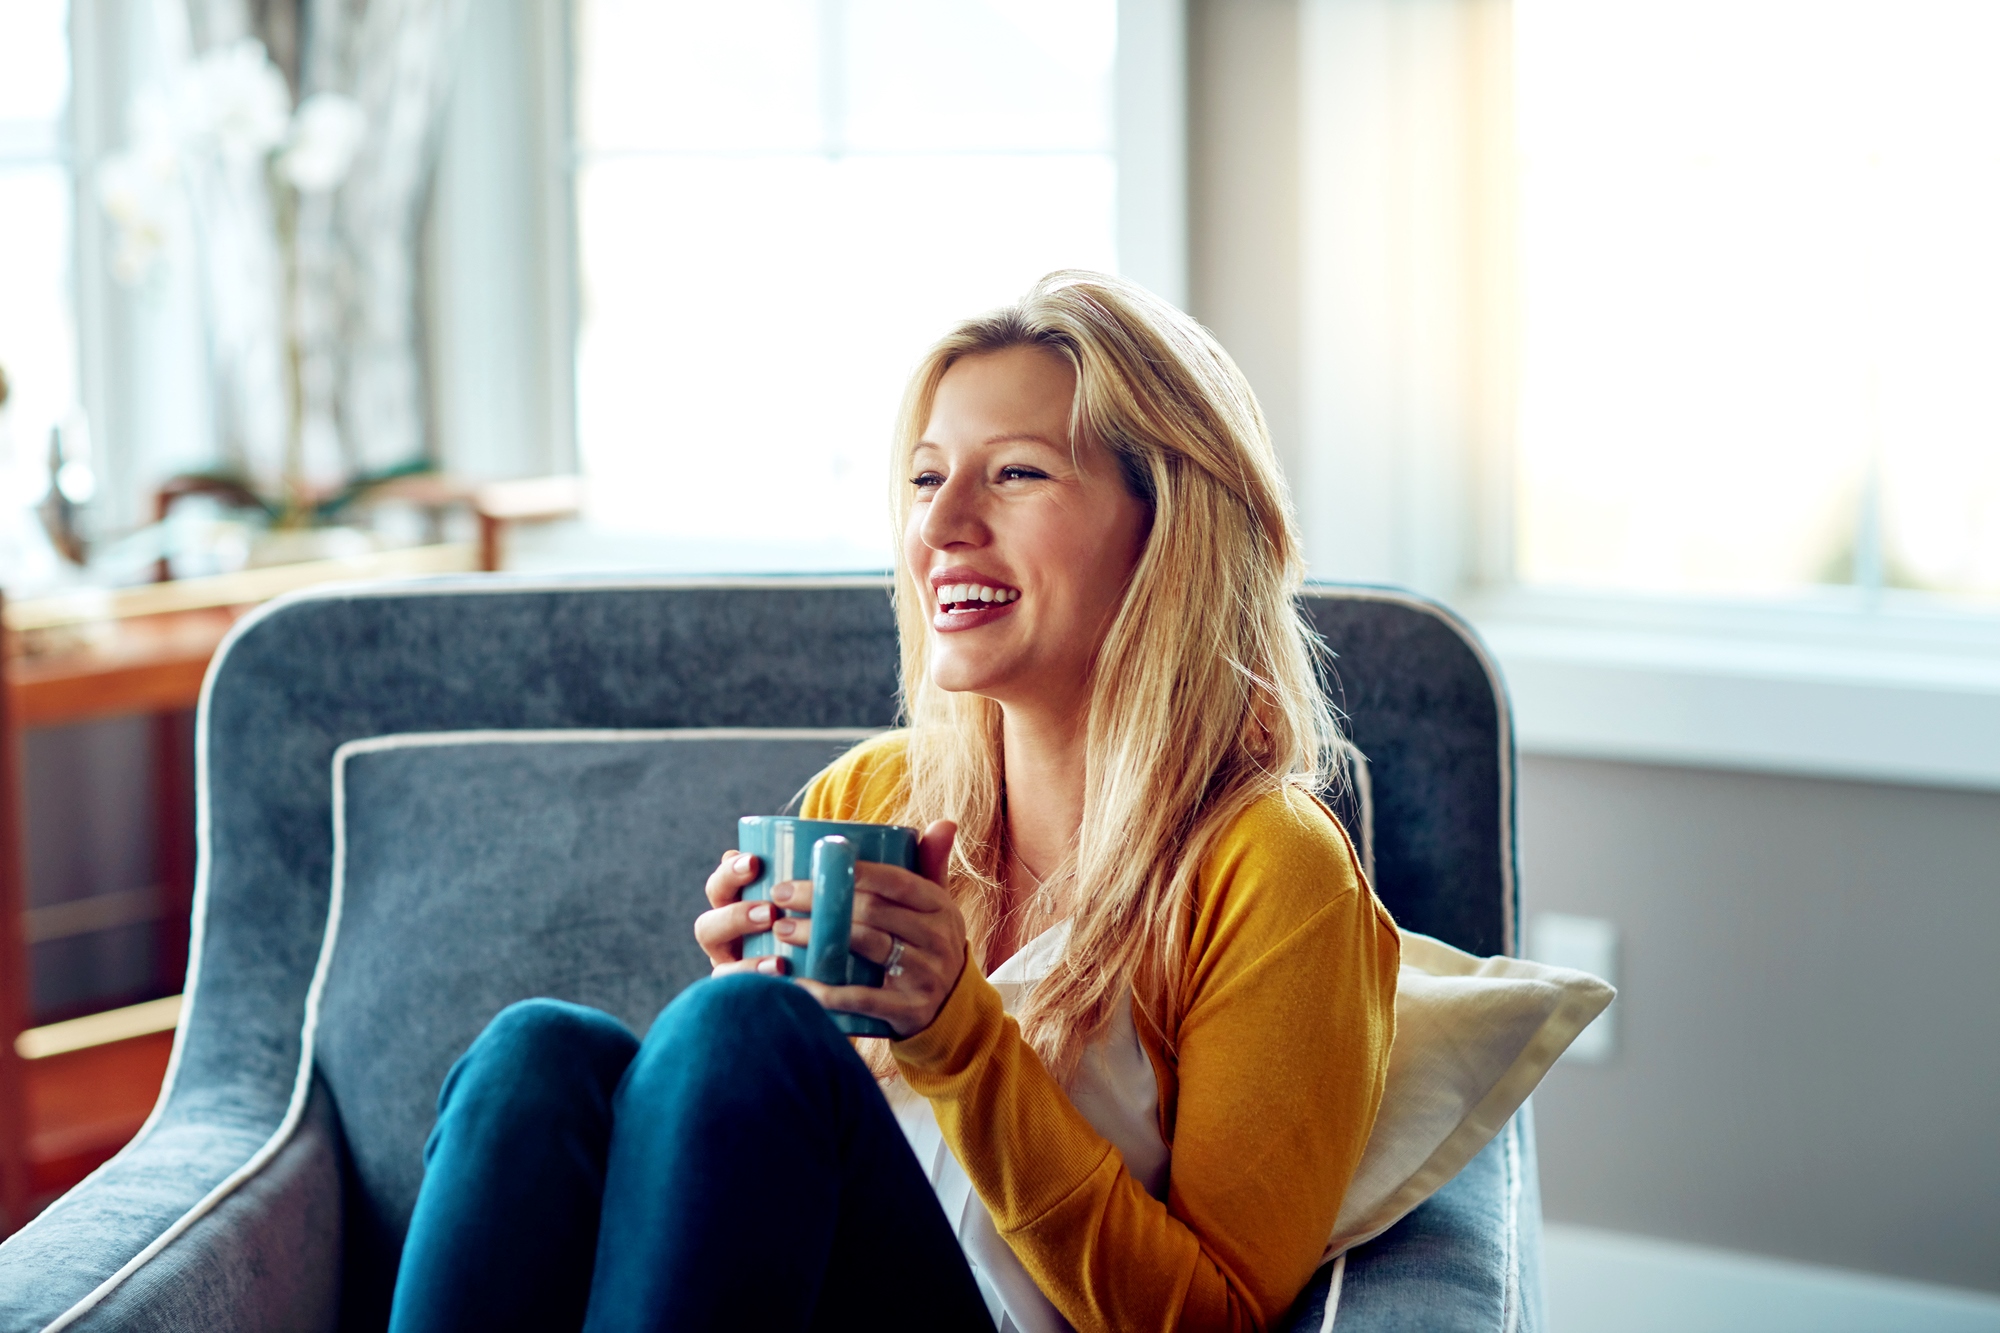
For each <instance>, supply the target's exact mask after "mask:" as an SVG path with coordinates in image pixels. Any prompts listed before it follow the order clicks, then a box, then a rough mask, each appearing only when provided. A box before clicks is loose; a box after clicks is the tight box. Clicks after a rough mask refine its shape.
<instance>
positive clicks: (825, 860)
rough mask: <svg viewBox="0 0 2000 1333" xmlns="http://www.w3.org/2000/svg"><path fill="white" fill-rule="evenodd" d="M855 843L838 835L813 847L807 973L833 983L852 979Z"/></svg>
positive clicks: (819, 979)
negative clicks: (848, 966)
mask: <svg viewBox="0 0 2000 1333" xmlns="http://www.w3.org/2000/svg"><path fill="white" fill-rule="evenodd" d="M854 861H855V856H854V844H853V843H851V842H849V841H848V840H847V839H846V838H843V837H839V836H838V835H835V836H833V837H826V838H821V839H820V840H819V841H818V842H815V843H814V844H813V851H812V886H813V905H812V938H811V939H810V940H809V941H808V942H807V945H806V967H805V974H806V975H807V976H809V977H811V978H812V979H813V980H814V981H819V982H824V983H825V984H826V985H829V986H845V985H846V984H847V980H848V968H847V960H848V957H849V953H848V945H849V937H850V936H851V935H852V934H853V932H854Z"/></svg>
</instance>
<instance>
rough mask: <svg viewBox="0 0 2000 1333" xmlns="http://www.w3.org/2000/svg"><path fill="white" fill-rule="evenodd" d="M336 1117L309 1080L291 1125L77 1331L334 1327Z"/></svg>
mask: <svg viewBox="0 0 2000 1333" xmlns="http://www.w3.org/2000/svg"><path fill="white" fill-rule="evenodd" d="M340 1157H341V1145H340V1125H339V1123H338V1121H336V1119H335V1118H334V1113H333V1103H332V1101H331V1099H330V1098H328V1096H327V1095H326V1089H325V1088H324V1087H315V1088H314V1090H313V1095H312V1099H311V1100H310V1101H309V1102H308V1103H307V1105H306V1113H305V1116H304V1118H303V1119H302V1120H301V1121H300V1122H299V1128H298V1133H297V1134H295V1135H294V1136H293V1137H292V1138H291V1140H290V1141H289V1142H287V1143H286V1144H285V1146H284V1148H283V1149H282V1150H281V1151H280V1152H279V1153H278V1154H277V1155H276V1156H275V1157H273V1158H272V1159H271V1161H270V1163H269V1165H267V1166H266V1167H265V1168H264V1169H263V1170H262V1171H260V1172H258V1173H257V1174H256V1175H255V1176H253V1177H251V1178H250V1179H249V1180H248V1181H246V1182H244V1184H243V1186H242V1188H240V1189H238V1190H236V1191H234V1192H233V1193H232V1194H230V1196H229V1197H228V1198H227V1199H225V1200H223V1201H222V1203H220V1204H219V1205H217V1207H216V1209H215V1211H214V1212H211V1213H209V1214H208V1215H207V1216H206V1217H204V1218H202V1219H201V1220H200V1221H199V1222H197V1223H195V1225H194V1226H193V1227H192V1228H190V1229H189V1230H188V1231H187V1232H186V1233H185V1234H183V1235H182V1236H181V1237H180V1238H179V1239H177V1240H176V1241H174V1242H173V1243H172V1244H171V1245H168V1246H167V1247H166V1249H164V1250H162V1251H161V1252H160V1253H159V1255H158V1256H157V1257H155V1258H154V1259H153V1260H152V1261H151V1262H150V1263H148V1264H146V1266H145V1267H143V1268H141V1269H139V1270H138V1272H136V1273H134V1274H133V1275H132V1276H131V1278H130V1279H128V1280H127V1281H126V1282H124V1283H122V1284H121V1285H120V1286H119V1287H118V1288H117V1289H116V1290H114V1291H113V1292H112V1293H111V1295H110V1296H108V1297H107V1298H106V1299H105V1300H104V1302H103V1303H102V1304H101V1305H98V1306H97V1307H96V1308H94V1309H93V1310H91V1311H90V1312H89V1313H87V1314H86V1315H84V1316H83V1317H82V1318H81V1319H79V1320H78V1321H77V1322H76V1323H74V1324H72V1325H71V1327H72V1328H73V1329H76V1330H77V1333H111V1331H112V1330H117V1333H192V1330H196V1329H199V1330H201V1331H202V1333H253V1331H255V1330H278V1329H283V1330H286V1331H287V1333H332V1330H333V1329H334V1327H335V1325H336V1318H337V1316H338V1314H339V1312H340V1271H341V1257H342V1247H341V1235H340V1230H341V1225H340V1224H341V1186H340Z"/></svg>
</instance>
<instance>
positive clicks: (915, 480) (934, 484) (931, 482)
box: [910, 472, 944, 491]
mask: <svg viewBox="0 0 2000 1333" xmlns="http://www.w3.org/2000/svg"><path fill="white" fill-rule="evenodd" d="M910 485H912V486H914V487H916V488H917V489H918V490H920V491H934V490H936V489H937V488H938V487H940V486H942V485H944V475H943V474H942V473H939V472H919V473H918V474H917V475H916V476H914V477H911V478H910Z"/></svg>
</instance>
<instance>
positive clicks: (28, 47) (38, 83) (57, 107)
mask: <svg viewBox="0 0 2000 1333" xmlns="http://www.w3.org/2000/svg"><path fill="white" fill-rule="evenodd" d="M68 18H69V6H68V5H67V4H66V3H64V0H7V6H6V9H5V10H4V20H3V21H0V124H4V122H6V121H10V120H12V121H30V122H35V121H40V122H51V121H55V120H57V119H59V118H60V117H61V116H62V113H63V106H64V103H65V102H67V101H68V99H69V34H68V32H67V31H66V30H65V27H64V25H65V24H66V23H67V22H68Z"/></svg>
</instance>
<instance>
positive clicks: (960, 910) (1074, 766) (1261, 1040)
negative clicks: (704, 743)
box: [392, 272, 1398, 1333]
mask: <svg viewBox="0 0 2000 1333" xmlns="http://www.w3.org/2000/svg"><path fill="white" fill-rule="evenodd" d="M895 464H896V481H897V493H896V499H895V502H894V512H895V515H896V518H897V520H898V523H899V526H900V531H901V535H902V560H901V563H900V565H899V568H898V572H897V588H896V599H897V611H898V616H899V622H900V629H901V636H902V645H903V687H904V696H905V703H906V711H907V715H908V722H909V726H908V728H907V729H906V730H902V731H898V732H892V733H890V734H888V735H886V736H883V737H881V738H878V739H876V740H874V741H870V742H868V743H866V744H864V745H862V746H860V747H858V748H857V749H856V750H855V751H853V752H852V753H850V754H849V755H847V756H846V757H845V758H843V759H842V760H840V761H839V762H837V763H836V764H834V765H833V766H832V768H830V769H829V770H828V771H826V772H825V773H823V774H821V775H820V776H819V777H818V778H817V779H815V780H814V782H813V784H812V785H811V787H810V788H809V789H808V791H807V793H806V796H805V800H804V805H803V809H802V813H804V814H805V815H807V816H809V817H815V818H829V819H859V820H868V821H873V822H893V823H906V824H912V825H915V826H917V827H920V828H923V829H924V830H925V832H924V837H923V843H922V854H921V856H920V862H921V872H920V873H911V872H907V871H903V870H900V869H897V868H893V867H888V866H880V865H864V866H863V867H862V870H861V875H860V880H859V891H858V892H857V894H856V905H855V912H854V929H853V936H852V947H853V948H854V949H855V950H856V952H858V953H861V954H863V955H865V956H867V957H869V958H872V959H874V960H875V961H877V962H882V963H885V964H887V965H888V966H889V972H890V975H889V977H888V980H887V982H886V984H885V985H884V986H883V987H882V988H881V989H880V990H873V989H866V988H858V987H853V988H828V987H823V986H820V985H818V984H817V983H813V982H809V981H800V982H798V983H796V984H794V983H792V982H790V981H785V980H780V979H778V978H777V977H776V976H773V975H771V974H772V973H775V972H777V971H778V970H779V969H780V965H779V964H778V963H777V961H776V960H775V959H770V958H765V959H762V960H757V961H746V960H744V959H743V958H742V954H741V945H742V940H743V938H744V937H745V936H747V935H750V934H754V933H758V932H762V931H773V932H775V933H776V934H777V936H778V937H779V938H780V939H781V940H784V941H785V942H787V943H794V944H801V943H804V942H805V940H806V938H807V937H808V935H809V932H810V929H811V920H810V916H809V910H810V905H811V904H810V901H809V899H810V886H809V885H806V884H803V883H793V884H788V885H781V886H779V889H778V891H777V893H776V895H775V896H776V897H777V898H778V901H779V903H780V904H781V905H783V906H785V907H787V908H789V909H791V910H792V911H794V912H799V913H804V914H805V915H799V916H792V917H784V918H781V919H778V920H776V921H773V920H772V913H771V909H770V907H769V906H768V905H764V904H754V903H748V902H744V901H742V900H741V893H742V890H743V889H744V887H745V886H746V885H748V884H749V883H750V882H751V881H752V880H753V879H754V878H755V877H756V873H757V866H756V862H755V859H754V858H752V857H746V856H740V855H737V854H735V853H730V854H728V855H726V856H724V858H723V860H722V864H721V865H720V866H719V867H718V868H717V870H716V871H715V873H714V874H713V875H712V876H711V877H710V879H709V881H708V885H707V893H708V898H709V901H710V903H711V910H710V911H708V912H706V913H704V914H703V915H702V916H701V918H700V919H699V920H698V922H697V923H696V931H695V933H696V938H697V939H698V940H699V941H700V943H701V945H702V947H703V948H704V949H705V950H706V951H707V952H708V954H709V956H710V958H711V959H712V960H713V962H714V965H715V966H714V971H715V974H716V976H715V978H714V979H712V980H710V981H707V982H704V983H701V984H700V985H697V986H695V987H692V988H690V989H689V990H688V991H687V992H686V993H684V994H683V995H682V996H681V998H679V999H678V1000H676V1001H675V1002H674V1003H673V1004H672V1005H670V1006H669V1007H668V1008H667V1009H666V1010H665V1011H664V1012H663V1013H662V1014H661V1016H660V1018H659V1020H658V1021H657V1022H656V1023H655V1024H654V1026H653V1028H652V1030H651V1031H650V1032H649V1034H648V1036H647V1038H646V1040H645V1042H644V1043H643V1044H642V1043H639V1042H638V1041H637V1040H636V1039H634V1038H633V1037H632V1036H631V1034H630V1033H629V1032H627V1031H626V1030H625V1029H624V1028H623V1027H622V1026H620V1025H619V1024H617V1023H616V1022H615V1020H612V1019H610V1018H608V1017H606V1016H604V1015H602V1014H596V1013H594V1012H593V1011H589V1010H584V1009H579V1008H577V1007H575V1006H569V1005H560V1004H556V1003H554V1002H551V1001H530V1002H528V1003H527V1004H524V1005H517V1006H514V1007H513V1008H511V1009H509V1010H507V1011H506V1012H504V1013H503V1014H502V1015H500V1017H499V1018H496V1019H495V1020H494V1023H493V1024H492V1026H491V1027H489V1028H488V1030H487V1032H486V1033H485V1034H483V1035H482V1036H481V1037H480V1039H479V1040H478V1041H477V1042H475V1043H474V1045H473V1047H472V1049H471V1050H470V1051H468V1052H467V1054H466V1056H465V1058H464V1059H463V1060H461V1061H460V1063H459V1065H458V1066H457V1067H455V1068H454V1069H453V1071H452V1074H451V1076H450V1078H449V1079H448V1080H447V1082H446V1086H445V1090H444V1093H443V1094H442V1096H441V1097H440V1115H439V1122H438V1130H437V1132H436V1133H435V1134H434V1135H433V1137H432V1141H431V1144H430V1145H429V1148H428V1149H427V1152H426V1161H427V1163H428V1174H427V1176H426V1179H425V1183H424V1187H423V1193H422V1194H421V1195H420V1197H419V1200H418V1205H417V1211H416V1217H415V1219H414V1220H413V1222H412V1228H411V1236H410V1241H409V1244H408V1246H406V1248H405V1255H404V1264H403V1269H402V1275H401V1277H400V1278H399V1282H398V1288H397V1294H396V1318H395V1322H394V1323H393V1324H392V1327H394V1328H398V1329H404V1328H407V1329H418V1328H423V1329H433V1328H456V1327H466V1328H470V1327H474V1326H477V1327H481V1328H487V1329H491V1328H500V1327H523V1328H526V1327H536V1328H551V1327H572V1328H574V1327H578V1326H583V1327H587V1328H592V1329H599V1328H601V1329H612V1328H617V1329H633V1328H660V1329H669V1328H679V1329H686V1328H707V1327H717V1328H720V1327H729V1328H774V1329H775V1328H788V1329H802V1328H846V1327H872V1328H910V1329H942V1328H991V1327H995V1326H999V1327H1002V1328H1006V1327H1013V1328H1016V1329H1019V1330H1021V1331H1022V1333H1041V1330H1059V1329H1064V1328H1071V1327H1073V1328H1079V1329H1100V1328H1101V1329H1117V1330H1141V1329H1145V1330H1152V1329H1159V1330H1166V1329H1253V1328H1255V1329H1261V1328H1267V1327H1270V1326H1271V1325H1272V1324H1273V1323H1275V1322H1276V1321H1278V1320H1280V1319H1281V1318H1282V1316H1283V1315H1284V1313H1285V1311H1286V1310H1287V1308H1288V1307H1289V1306H1290V1304H1291V1302H1292V1301H1293V1299H1294V1297H1295V1296H1296V1294H1297V1293H1298V1291H1299V1289H1300V1288H1301V1287H1302V1286H1303V1284H1304V1283H1305V1281H1306V1279H1307V1278H1308V1277H1310V1276H1311V1274H1312V1271H1313V1269H1314V1268H1315V1267H1316V1266H1317V1265H1318V1263H1319V1261H1320V1258H1321V1254H1322V1250H1323V1248H1324V1246H1325V1243H1326V1240H1327V1237H1328V1235H1329V1234H1330V1233H1331V1231H1332V1228H1333V1223H1334V1219H1335V1215H1336V1214H1337V1212H1338V1210H1339V1206H1340V1201H1341V1196H1342V1194H1343V1192H1344V1191H1345V1189H1346V1187H1347V1183H1348V1181H1349V1179H1350V1177H1351V1176H1352V1174H1353V1172H1354V1169H1355V1166H1356V1164H1357V1163H1358V1162H1359V1160H1360V1156H1361V1151H1362V1147H1363V1145H1364V1144H1365V1143H1366V1141H1367V1138H1368V1133H1369V1130H1370V1128H1371V1127H1372V1125H1373V1122H1374V1117H1375V1111H1376V1107H1377V1105H1378V1103H1379V1101H1380V1098H1381V1094H1382V1087H1383V1081H1384V1078H1385V1075H1386V1071H1387V1065H1388V1053H1389V1044H1390V1039H1391V1036H1392V1026H1393V1014H1394V1008H1393V1005H1394V990H1395V978H1396V972H1397V965H1398V946H1397V941H1396V935H1395V930H1394V927H1393V924H1392V923H1391V921H1390V920H1389V917H1388V915H1387V913H1386V912H1384V911H1383V910H1382V908H1381V907H1380V905H1379V904H1378V903H1377V902H1376V901H1375V899H1374V897H1373V895H1372V894H1371V893H1370V891H1369V888H1368V886H1367V884H1366V883H1365V882H1364V880H1363V878H1362V876H1361V873H1360V870H1359V868H1358V865H1357V862H1356V859H1355V856H1354V852H1353V849H1352V847H1351V846H1350V844H1349V843H1348V840H1347V838H1346V836H1345V835H1344V834H1343V832H1342V831H1341V829H1340V827H1339V825H1338V824H1337V823H1336V822H1335V821H1334V819H1333V818H1332V816H1331V815H1330V814H1329V813H1328V812H1327V810H1326V809H1325V807H1324V806H1322V805H1321V804H1320V803H1319V802H1318V801H1317V800H1316V799H1315V798H1314V796H1313V794H1312V793H1313V792H1315V791H1316V790H1319V789H1322V788H1323V787H1324V786H1325V784H1326V782H1327V780H1328V776H1329V768H1330V763H1331V759H1332V751H1333V748H1334V746H1335V745H1336V744H1337V737H1336V733H1335V729H1334V724H1333V719H1332V715H1331V711H1330V709H1329V706H1328V704H1327V701H1326V700H1325V698H1324V697H1323V696H1322V695H1321V693H1320V691H1319V688H1318V685H1317V683H1316V677H1315V674H1314V671H1313V666H1312V658H1311V635H1310V632H1309V631H1308V629H1307V628H1306V626H1305V624H1304V623H1303V621H1302V620H1301V618H1300V614H1299V611H1298V609H1297V607H1296V605H1295V602H1294V597H1295V595H1296V593H1297V591H1298V587H1299V580H1300V557H1299V552H1298V540H1297V535H1296V532H1295V531H1294V528H1293V526H1292V521H1291V518H1290V516H1289V514H1288V512H1287V505H1286V500H1285V494H1284V488H1283V483H1282V481H1281V480H1280V477H1279V474H1278V469H1277V464H1276V460H1275V457H1274V455H1273V453H1272V449H1271V444H1270V440H1269V437H1268V435H1267V433H1266V431H1265V428H1264V424H1263V420H1262V418H1261V416H1260V414H1259V412H1258V409H1257V405H1256V403H1255V400H1254V399H1253V397H1252V395H1251V393H1250V390H1249V387H1248V385H1247V384H1246V383H1245V382H1244V380H1243V377H1242V375H1241V374H1240V373H1239V372H1238V371H1237V370H1236V368H1235V366H1234V365H1233V364H1232V363H1231V362H1230V360H1229V358H1228V357H1227V355H1226V354H1225V353H1224V352H1223V351H1222V349H1221V348H1220V347H1218V346H1217V345H1216V344H1215V342H1214V340H1213V339H1212V338H1211V337H1209V335H1208V334H1207V333H1206V332H1205V331H1204V330H1202V329H1201V328H1200V327H1199V326H1198V325H1196V324H1195V323H1194V322H1193V321H1191V320H1189V319H1188V318H1187V317H1186V316H1184V315H1182V314H1180V313H1179V312H1177V311H1175V310H1173V309H1172V308H1171V307H1168V306H1166V305H1165V304H1163V303H1162V302H1160V301H1158V300H1157V299H1155V298H1153V297H1152V296H1150V295H1148V294H1147V293H1145V292H1144V291H1142V290H1140V289H1139V288H1136V287H1134V286H1132V285H1130V284H1128V283H1124V282H1120V281H1119V280H1117V279H1114V278H1108V277H1104V276H1101V275H1096V274H1088V273H1076V272H1064V273H1055V274H1051V275H1050V276H1049V277H1048V278H1045V279H1044V280H1043V281H1042V282H1040V283H1039V284H1037V285H1036V286H1035V288H1034V289H1033V290H1032V291H1030V292H1029V293H1028V294H1027V296H1026V297H1024V298H1023V299H1022V300H1021V301H1020V302H1019V303H1018V304H1017V305H1015V306H1013V307H1010V308H1008V309H1005V310H1002V311H999V312H996V313H994V314H992V315H988V316H985V317H983V318H980V319H975V320H972V321H969V322H968V323H966V324H964V325H962V326H960V327H959V328H958V329H956V330H954V331H953V332H952V333H951V334H950V335H949V336H947V337H946V338H945V339H944V340H943V341H942V342H940V343H939V344H938V345H937V347H935V348H934V349H933V350H932V352H931V353H930V355H929V356H928V357H927V358H926V359H925V360H924V362H923V364H922V365H921V366H920V367H919V369H918V371H917V374H916V376H915V377H914V380H913V382H912V384H911V387H910V390H909V393H908V395H907V397H906V401H905V407H904V412H903V415H902V420H901V425H900V428H899V432H898V437H897V441H896V454H895ZM814 1002H817V1003H816V1004H815V1003H814ZM821 1006H824V1007H827V1008H835V1009H842V1010H849V1011H853V1012H858V1013H866V1014H873V1015H876V1016H879V1017H881V1018H884V1019H886V1020H887V1021H888V1022H889V1024H890V1026H891V1027H892V1029H893V1030H894V1031H895V1032H896V1033H897V1034H898V1037H897V1039H896V1040H894V1041H889V1042H877V1043H862V1045H863V1046H864V1047H867V1046H871V1045H872V1046H876V1047H880V1048H882V1049H877V1050H864V1051H863V1053H862V1055H861V1056H857V1055H856V1054H855V1053H854V1050H853V1049H852V1048H851V1047H850V1044H849V1043H848V1042H847V1041H846V1040H845V1039H843V1038H841V1037H840V1036H839V1034H838V1032H837V1030H836V1029H835V1028H834V1027H833V1025H832V1024H831V1023H830V1022H829V1021H827V1020H826V1019H825V1017H824V1015H823V1013H822V1010H821ZM864 1060H865V1062H866V1063H864ZM549 1142H555V1143H557V1144H559V1145H561V1146H560V1151H559V1153H556V1154H551V1153H549V1152H548V1151H547V1150H546V1148H545V1147H536V1146H535V1145H546V1144H547V1143H549ZM552 1157H554V1158H556V1159H557V1160H555V1161H553V1163H552V1162H551V1161H550V1160H549V1159H550V1158H552ZM497 1163H507V1164H508V1167H507V1168H506V1169H504V1170H503V1169H499V1168H497V1167H496V1164H497ZM531 1163H532V1169H530V1164H531ZM499 1177H506V1178H507V1179H506V1180H505V1183H502V1182H501V1181H500V1180H499V1179H497V1178H499ZM527 1215H533V1216H534V1217H536V1219H537V1228H538V1229H537V1231H536V1233H535V1235H534V1237H533V1238H532V1240H524V1239H523V1237H522V1236H521V1235H520V1226H519V1223H520V1220H521V1219H522V1218H523V1217H524V1216H527Z"/></svg>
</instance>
